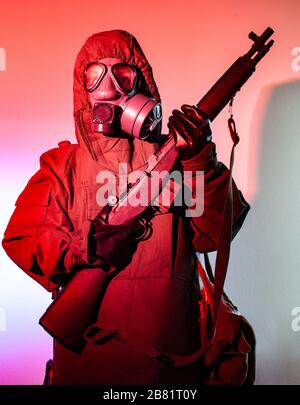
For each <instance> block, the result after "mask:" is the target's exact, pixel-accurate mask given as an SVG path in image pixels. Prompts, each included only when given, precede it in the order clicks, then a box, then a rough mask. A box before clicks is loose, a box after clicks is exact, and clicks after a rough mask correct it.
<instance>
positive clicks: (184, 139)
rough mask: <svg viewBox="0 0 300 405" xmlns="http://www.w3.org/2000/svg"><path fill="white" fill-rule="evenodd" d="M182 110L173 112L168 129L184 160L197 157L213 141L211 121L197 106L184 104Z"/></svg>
mask: <svg viewBox="0 0 300 405" xmlns="http://www.w3.org/2000/svg"><path fill="white" fill-rule="evenodd" d="M181 110H182V111H179V110H173V112H172V115H171V116H170V118H169V122H168V128H169V131H170V134H171V135H173V137H174V140H175V144H176V147H177V149H178V150H180V155H181V159H182V160H188V159H191V158H193V157H194V156H196V155H197V154H198V153H199V152H200V151H201V150H202V149H203V148H204V146H205V145H206V144H207V143H208V142H209V141H210V140H211V135H212V131H211V127H210V120H209V119H208V118H206V117H205V116H204V114H203V113H202V112H201V111H200V110H199V109H198V108H197V107H195V106H190V105H187V104H184V105H183V106H181Z"/></svg>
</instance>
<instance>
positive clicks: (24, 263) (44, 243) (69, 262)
mask: <svg viewBox="0 0 300 405" xmlns="http://www.w3.org/2000/svg"><path fill="white" fill-rule="evenodd" d="M67 198H68V191H67V190H66V189H65V188H64V186H63V185H62V182H61V181H60V179H59V178H58V177H57V176H56V174H55V173H54V171H53V170H51V167H50V166H49V165H48V164H46V163H45V162H44V160H43V159H42V158H41V168H40V170H39V171H38V172H37V173H36V174H35V175H34V176H33V177H32V178H31V179H30V180H29V182H28V184H27V185H26V187H25V189H24V191H23V192H22V193H21V194H20V196H19V198H18V199H17V201H16V204H15V206H16V208H15V210H14V212H13V214H12V217H11V219H10V221H9V223H8V225H7V228H6V230H5V233H4V239H3V241H2V245H3V248H4V250H5V251H6V253H7V254H8V256H9V257H10V258H11V259H12V260H13V261H14V262H15V263H16V264H17V265H18V266H19V267H20V268H21V269H22V270H24V272H25V273H27V274H28V275H29V276H30V277H32V278H33V279H34V280H36V281H37V282H38V283H40V284H41V285H42V286H43V287H44V288H46V289H47V290H48V291H52V290H54V289H55V288H57V287H58V286H59V285H60V284H61V283H62V281H63V280H64V277H65V276H66V274H68V273H70V272H71V271H72V270H74V269H76V268H78V267H80V266H85V263H84V260H83V254H82V251H81V235H80V233H79V232H78V231H75V230H74V228H73V225H72V223H71V220H70V218H69V216H68V214H67V209H66V202H67Z"/></svg>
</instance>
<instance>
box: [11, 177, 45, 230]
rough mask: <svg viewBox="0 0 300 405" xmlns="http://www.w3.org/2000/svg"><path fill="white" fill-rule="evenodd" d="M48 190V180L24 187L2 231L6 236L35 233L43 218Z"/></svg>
mask: <svg viewBox="0 0 300 405" xmlns="http://www.w3.org/2000/svg"><path fill="white" fill-rule="evenodd" d="M50 192H51V185H50V181H49V182H43V183H38V184H33V185H31V184H30V185H27V186H26V187H25V189H24V191H23V192H22V193H21V194H20V196H19V197H18V199H17V201H16V203H15V206H16V208H15V210H14V212H13V215H12V217H11V218H10V221H9V223H8V225H7V228H6V230H5V233H4V234H5V236H6V238H18V237H22V236H25V235H34V234H35V232H36V231H37V229H38V227H39V226H40V225H41V224H42V223H43V222H44V220H45V217H46V214H47V209H48V206H49V204H50Z"/></svg>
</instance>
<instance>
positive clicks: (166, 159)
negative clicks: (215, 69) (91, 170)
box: [39, 28, 274, 352]
mask: <svg viewBox="0 0 300 405" xmlns="http://www.w3.org/2000/svg"><path fill="white" fill-rule="evenodd" d="M273 32H274V31H273V30H272V29H271V28H267V29H266V30H265V31H264V32H263V34H262V35H261V36H257V35H256V34H255V33H254V32H250V34H249V38H250V39H251V40H252V41H254V43H253V45H252V47H251V48H250V50H249V51H248V52H247V53H246V54H245V55H243V56H241V57H239V58H238V59H237V60H236V61H235V62H234V63H233V64H232V65H231V66H230V68H229V69H228V70H227V71H226V72H225V73H224V74H223V76H222V77H221V78H220V79H219V80H218V81H217V82H216V83H215V84H214V85H213V86H212V87H211V89H210V90H209V91H208V92H207V93H206V94H205V96H204V97H203V98H202V99H201V100H200V101H199V102H198V104H197V107H198V108H199V109H200V110H201V111H203V112H204V113H205V114H206V115H207V116H208V118H209V119H210V120H211V121H212V120H213V119H214V118H215V117H216V116H217V115H218V114H219V112H220V111H221V110H222V109H223V108H224V107H225V106H226V105H227V104H228V102H229V101H230V100H231V99H232V98H233V97H234V95H235V94H236V92H237V91H239V90H240V88H241V87H242V85H243V84H244V83H245V82H246V81H247V80H248V79H249V77H250V76H251V75H252V74H253V72H254V71H255V66H256V64H257V63H258V62H259V61H260V60H261V59H262V58H263V57H264V56H265V54H266V53H267V52H268V51H269V49H270V48H271V46H272V45H273V43H274V41H273V40H270V41H269V42H268V43H266V41H267V40H268V39H269V38H270V37H271V35H272V34H273ZM177 158H178V153H177V152H176V148H175V143H174V141H173V139H170V138H168V139H167V141H166V142H165V143H164V144H163V145H162V146H161V148H160V149H159V151H157V152H156V153H155V154H154V155H152V157H150V159H149V163H148V172H147V170H146V171H145V177H143V178H141V179H140V180H139V181H138V182H137V183H136V184H135V185H134V186H133V187H132V188H130V190H129V192H128V193H127V195H125V196H124V197H123V198H122V199H121V198H120V201H119V202H118V204H117V205H116V206H114V207H113V208H112V209H111V210H110V211H109V212H107V210H106V211H105V219H107V218H108V222H109V223H111V224H118V223H119V224H120V223H122V222H123V223H125V222H127V221H128V220H130V216H133V217H134V218H136V217H137V216H139V215H142V214H143V212H144V211H146V209H147V208H148V207H149V205H150V204H151V201H149V205H148V206H145V207H142V209H141V207H135V208H136V210H132V209H131V208H130V209H128V207H130V204H129V205H128V202H129V203H130V196H131V195H132V194H133V193H135V192H137V191H139V192H141V193H142V192H143V187H145V189H144V190H148V189H149V184H148V183H147V178H148V179H150V176H149V173H150V172H151V170H154V169H155V170H159V169H160V168H163V169H164V170H166V169H167V170H169V171H171V170H172V168H173V167H174V165H175V163H176V161H177ZM161 170H162V169H161ZM159 191H160V190H158V192H159ZM147 195H149V194H147ZM124 201H125V202H127V204H124ZM138 210H139V212H138ZM102 211H103V210H102ZM97 217H99V220H101V218H102V220H103V215H102V214H101V212H100V213H99V215H98V216H97ZM111 270H112V271H113V269H111ZM112 271H109V272H105V271H104V270H102V269H101V268H97V269H84V270H80V271H78V272H76V273H75V274H74V275H73V276H72V278H71V279H70V280H69V282H68V283H67V284H66V286H65V287H64V289H63V290H62V292H61V293H60V294H59V295H58V297H57V298H56V299H55V300H54V301H53V302H52V304H51V305H50V306H49V308H48V309H47V310H46V312H45V314H44V315H43V316H42V317H41V319H40V321H39V323H40V324H41V325H42V326H43V327H44V328H45V330H46V331H47V332H48V333H50V335H52V336H53V337H54V338H55V339H57V340H58V341H60V342H61V343H63V344H64V345H65V346H67V347H68V348H70V349H71V350H73V351H75V352H79V351H80V350H81V349H82V348H83V346H84V344H85V339H84V333H85V331H86V329H87V327H88V326H89V325H90V324H91V323H92V322H93V321H94V320H95V317H96V315H97V312H98V309H99V305H100V304H101V300H102V298H103V296H104V294H105V290H106V288H107V286H108V283H109V280H110V278H111V277H112V275H113V272H112Z"/></svg>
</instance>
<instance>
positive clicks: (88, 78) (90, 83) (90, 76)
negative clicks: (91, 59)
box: [84, 63, 106, 92]
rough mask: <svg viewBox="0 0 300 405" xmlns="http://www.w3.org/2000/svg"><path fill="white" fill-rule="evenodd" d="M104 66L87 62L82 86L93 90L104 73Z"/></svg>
mask: <svg viewBox="0 0 300 405" xmlns="http://www.w3.org/2000/svg"><path fill="white" fill-rule="evenodd" d="M105 72H106V67H105V65H102V64H98V63H91V64H89V65H88V66H87V67H86V69H85V71H84V88H85V90H87V91H89V92H91V91H94V90H95V89H96V88H97V87H98V86H99V83H100V81H101V79H102V78H103V76H104V75H105Z"/></svg>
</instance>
